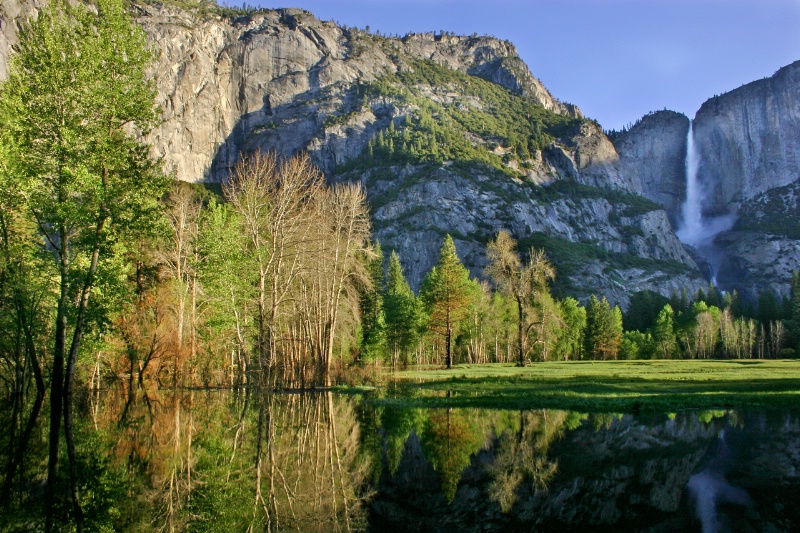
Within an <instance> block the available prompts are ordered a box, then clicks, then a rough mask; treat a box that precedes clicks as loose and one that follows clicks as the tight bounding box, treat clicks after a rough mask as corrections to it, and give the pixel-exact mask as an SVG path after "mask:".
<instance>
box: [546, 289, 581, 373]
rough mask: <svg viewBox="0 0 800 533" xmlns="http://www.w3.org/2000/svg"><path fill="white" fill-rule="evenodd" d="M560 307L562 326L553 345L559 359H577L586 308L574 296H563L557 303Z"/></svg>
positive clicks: (579, 351) (579, 353) (578, 357)
mask: <svg viewBox="0 0 800 533" xmlns="http://www.w3.org/2000/svg"><path fill="white" fill-rule="evenodd" d="M558 305H559V307H560V308H561V318H562V320H563V323H564V325H563V327H562V328H561V332H560V335H559V336H558V340H557V341H556V345H555V349H554V352H555V355H556V358H557V359H559V360H563V361H567V360H579V359H580V358H581V349H582V348H583V332H584V330H585V329H586V309H585V308H584V307H581V305H580V304H579V303H578V301H577V300H576V299H575V298H569V297H567V298H565V299H563V300H561V301H560V302H559V303H558Z"/></svg>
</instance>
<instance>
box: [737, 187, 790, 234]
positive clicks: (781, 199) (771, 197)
mask: <svg viewBox="0 0 800 533" xmlns="http://www.w3.org/2000/svg"><path fill="white" fill-rule="evenodd" d="M798 195H800V186H799V185H798V184H797V183H793V184H791V185H787V186H785V187H777V188H774V189H771V190H770V191H769V192H767V193H765V194H763V195H761V196H759V197H758V198H756V199H754V200H750V201H748V202H745V203H744V204H743V205H742V211H741V212H740V213H739V215H738V216H737V218H736V224H735V225H734V227H733V229H734V230H735V231H753V232H757V233H767V234H770V235H775V236H779V237H784V238H788V239H794V240H797V239H800V202H798V201H797V198H798Z"/></svg>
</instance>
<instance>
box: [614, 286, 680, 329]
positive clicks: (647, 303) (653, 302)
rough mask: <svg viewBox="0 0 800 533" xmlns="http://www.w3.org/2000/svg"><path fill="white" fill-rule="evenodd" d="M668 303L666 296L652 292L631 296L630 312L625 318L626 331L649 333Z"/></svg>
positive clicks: (640, 292) (646, 291) (641, 292)
mask: <svg viewBox="0 0 800 533" xmlns="http://www.w3.org/2000/svg"><path fill="white" fill-rule="evenodd" d="M668 302H669V300H668V299H667V298H666V297H665V296H662V295H660V294H658V293H657V292H653V291H650V290H644V291H639V292H637V293H635V294H634V295H633V296H631V301H630V304H629V305H628V311H627V312H626V313H625V315H624V316H623V324H624V326H625V329H626V330H629V331H630V330H636V331H640V332H644V331H647V330H648V329H650V328H651V327H652V326H653V324H655V322H656V317H657V316H658V313H659V312H660V311H661V310H662V309H663V308H664V306H665V305H667V303H668Z"/></svg>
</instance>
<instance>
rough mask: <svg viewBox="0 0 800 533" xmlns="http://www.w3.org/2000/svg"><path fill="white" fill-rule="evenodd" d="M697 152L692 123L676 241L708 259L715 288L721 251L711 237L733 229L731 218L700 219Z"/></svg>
mask: <svg viewBox="0 0 800 533" xmlns="http://www.w3.org/2000/svg"><path fill="white" fill-rule="evenodd" d="M699 168H700V153H699V151H698V150H697V144H696V143H695V140H694V124H693V123H692V122H691V121H690V122H689V133H687V135H686V200H684V202H683V204H682V205H681V221H680V224H679V225H678V231H677V232H676V234H677V235H678V239H680V241H681V242H682V243H684V244H688V245H689V246H691V247H693V248H695V249H696V250H697V252H698V253H699V254H700V255H702V256H703V257H705V259H706V260H708V263H709V265H710V266H711V282H712V283H713V284H714V285H715V286H716V284H717V283H716V277H717V271H718V270H719V265H720V262H721V252H720V251H719V250H717V249H716V248H715V247H714V237H716V236H717V234H718V233H721V232H723V231H727V230H729V229H731V228H732V227H733V223H734V222H735V221H736V218H735V217H734V216H733V215H721V216H717V217H711V218H706V217H704V216H703V203H704V200H705V197H706V194H707V193H706V190H705V188H704V187H703V184H702V183H700V181H699V179H698V170H699Z"/></svg>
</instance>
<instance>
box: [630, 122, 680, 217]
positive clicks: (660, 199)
mask: <svg viewBox="0 0 800 533" xmlns="http://www.w3.org/2000/svg"><path fill="white" fill-rule="evenodd" d="M688 132H689V119H688V118H687V117H686V116H685V115H683V114H681V113H676V112H674V111H658V112H656V113H651V114H649V115H646V116H644V117H642V119H641V120H640V121H639V122H637V123H636V124H635V125H634V126H633V127H632V128H631V129H630V130H628V131H626V132H624V133H622V134H620V135H618V136H616V137H615V138H614V146H615V148H616V150H617V152H618V153H619V171H620V173H622V174H623V175H627V176H632V177H633V178H634V179H635V180H636V182H635V184H634V190H635V191H636V192H638V193H639V194H641V195H642V196H644V197H645V198H649V199H651V200H653V201H654V202H656V203H658V204H659V205H661V206H662V207H664V209H665V210H666V211H667V214H668V215H669V219H670V221H671V222H672V225H673V227H677V226H678V222H679V220H680V212H681V204H682V203H683V202H684V200H685V199H686V166H685V160H686V136H687V134H688Z"/></svg>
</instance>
